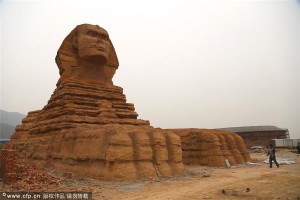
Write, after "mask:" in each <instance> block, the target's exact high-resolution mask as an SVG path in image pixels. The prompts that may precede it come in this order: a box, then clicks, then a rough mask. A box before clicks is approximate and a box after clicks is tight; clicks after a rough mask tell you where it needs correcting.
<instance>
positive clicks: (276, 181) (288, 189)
mask: <svg viewBox="0 0 300 200" xmlns="http://www.w3.org/2000/svg"><path fill="white" fill-rule="evenodd" d="M251 158H252V161H251V162H252V163H253V164H245V165H239V166H233V167H231V168H211V167H203V166H186V174H185V175H183V176H177V177H172V178H162V179H158V180H139V181H131V182H107V181H99V180H95V179H90V178H83V177H72V178H70V179H66V178H65V177H63V175H62V174H61V173H59V172H56V171H54V170H51V169H48V172H49V173H50V174H51V175H52V176H54V177H55V178H56V179H57V182H58V186H56V187H54V188H52V189H50V191H57V190H61V191H62V190H63V191H83V192H88V191H92V192H93V199H95V200H96V199H104V200H109V199H183V200H184V199H212V200H215V199H217V200H218V199H261V200H265V199H286V200H288V199H289V200H300V156H299V155H297V154H295V153H292V152H290V151H288V150H285V149H284V150H277V160H280V159H288V160H293V161H295V162H296V164H290V165H285V164H282V165H280V167H279V168H277V167H276V165H275V164H274V165H273V168H269V166H268V164H265V163H264V162H263V161H264V160H266V159H267V156H266V154H265V153H252V154H251ZM5 190H10V188H9V187H7V186H5V187H4V185H3V184H0V191H5ZM48 190H49V189H48ZM27 191H28V190H27ZM39 191H44V189H43V188H42V189H40V190H39Z"/></svg>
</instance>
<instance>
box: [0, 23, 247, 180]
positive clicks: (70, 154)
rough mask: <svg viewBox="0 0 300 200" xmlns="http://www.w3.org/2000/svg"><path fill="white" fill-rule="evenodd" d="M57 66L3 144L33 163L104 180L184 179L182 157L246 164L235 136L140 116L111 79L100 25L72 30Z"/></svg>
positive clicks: (112, 55) (110, 56)
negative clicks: (42, 100) (46, 88)
mask: <svg viewBox="0 0 300 200" xmlns="http://www.w3.org/2000/svg"><path fill="white" fill-rule="evenodd" d="M56 63H57V66H58V68H59V73H60V79H59V80H58V82H57V88H56V89H55V91H54V92H53V94H52V96H51V98H50V100H49V101H48V103H47V105H45V106H44V108H43V109H42V110H37V111H32V112H29V113H28V115H27V117H26V118H24V119H23V120H22V124H21V125H19V126H17V127H16V132H15V133H14V134H13V136H12V137H11V141H10V142H8V143H6V145H5V147H4V148H7V149H16V150H18V151H19V152H21V153H22V154H23V155H24V156H25V158H27V159H28V160H29V161H31V162H33V163H35V164H38V165H43V166H46V167H54V168H56V169H59V170H61V171H67V172H73V173H75V174H79V175H84V176H91V177H94V178H98V179H103V180H135V179H142V178H156V177H162V176H172V175H177V174H183V173H184V172H185V170H184V166H183V162H182V161H183V159H184V161H185V163H186V164H190V163H192V164H201V165H209V166H224V158H228V159H229V160H230V161H231V164H237V163H242V162H245V161H247V160H248V159H249V154H247V152H246V151H245V148H244V146H245V145H244V143H243V142H242V141H240V139H241V138H240V137H239V136H237V135H236V134H234V133H229V135H228V134H227V135H224V134H218V133H216V132H213V131H209V132H205V131H204V132H205V133H203V131H202V132H201V131H200V132H199V131H198V132H195V131H193V132H186V131H183V132H182V131H181V130H180V131H177V130H163V129H159V128H153V127H152V126H150V122H149V121H147V120H142V119H138V118H137V117H138V114H137V113H136V112H135V108H134V105H133V104H132V103H127V100H126V96H125V95H124V94H123V89H122V88H121V87H118V86H115V85H114V84H113V82H112V78H113V76H114V74H115V72H116V70H117V69H118V66H119V62H118V58H117V55H116V52H115V49H114V46H113V44H112V42H111V40H110V38H109V35H108V33H107V31H106V30H104V29H103V28H101V27H99V26H98V25H90V24H83V25H79V26H77V27H76V28H74V29H73V30H72V31H71V32H70V34H69V35H68V36H67V37H66V38H65V39H64V41H63V43H62V45H61V46H60V48H59V50H58V52H57V56H56ZM174 132H175V133H176V134H175V133H174ZM199 141H200V143H199ZM201 141H202V142H201ZM210 141H213V142H212V143H211V144H213V145H210V147H211V148H208V147H207V144H210V143H209V142H210ZM228 144H230V146H231V148H229V147H228ZM195 145H196V146H195ZM199 145H200V146H199ZM243 145H244V146H243ZM194 147H195V148H194ZM182 148H183V150H184V154H183V153H182ZM228 149H230V151H228ZM204 150H205V152H204ZM182 156H183V157H182ZM190 157H191V159H190Z"/></svg>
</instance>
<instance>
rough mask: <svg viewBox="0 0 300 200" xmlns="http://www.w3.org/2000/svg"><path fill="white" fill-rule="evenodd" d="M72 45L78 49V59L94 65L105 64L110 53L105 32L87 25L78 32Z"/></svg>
mask: <svg viewBox="0 0 300 200" xmlns="http://www.w3.org/2000/svg"><path fill="white" fill-rule="evenodd" d="M74 40H75V41H73V45H74V46H75V47H76V48H77V49H78V57H79V58H80V59H82V60H85V61H89V62H93V63H95V64H101V65H103V64H105V63H106V61H107V59H108V56H109V53H110V46H111V45H110V41H109V36H108V33H107V31H106V30H104V29H102V28H100V27H99V26H94V25H88V26H85V27H84V28H81V29H79V30H78V36H77V37H76V38H74Z"/></svg>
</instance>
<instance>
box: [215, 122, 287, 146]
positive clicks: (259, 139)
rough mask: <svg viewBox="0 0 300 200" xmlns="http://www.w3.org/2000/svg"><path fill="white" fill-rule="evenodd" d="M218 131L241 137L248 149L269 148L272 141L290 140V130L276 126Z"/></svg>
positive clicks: (229, 128)
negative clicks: (232, 133) (229, 132)
mask: <svg viewBox="0 0 300 200" xmlns="http://www.w3.org/2000/svg"><path fill="white" fill-rule="evenodd" d="M218 129H220V130H227V131H231V132H234V133H236V134H238V135H240V136H241V137H242V138H243V139H244V142H245V144H246V146H247V148H250V147H251V146H264V147H268V146H269V145H270V144H271V140H272V139H289V138H290V136H289V130H288V129H285V128H278V127H276V126H242V127H228V128H218Z"/></svg>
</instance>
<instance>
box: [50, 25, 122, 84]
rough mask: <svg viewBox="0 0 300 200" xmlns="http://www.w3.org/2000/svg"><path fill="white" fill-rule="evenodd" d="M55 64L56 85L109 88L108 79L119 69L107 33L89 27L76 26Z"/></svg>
mask: <svg viewBox="0 0 300 200" xmlns="http://www.w3.org/2000/svg"><path fill="white" fill-rule="evenodd" d="M55 60H56V63H57V66H58V68H59V73H60V75H61V78H60V81H59V82H61V81H64V80H68V79H75V80H76V79H84V80H89V81H94V82H102V83H106V84H112V77H113V75H114V74H115V71H116V69H117V68H118V66H119V62H118V58H117V55H116V52H115V49H114V47H113V44H112V42H111V40H110V38H109V35H108V33H107V31H106V30H105V29H103V28H101V27H99V26H98V25H90V24H82V25H78V26H76V27H75V28H74V29H73V30H72V31H71V33H70V34H69V35H68V36H67V37H66V38H65V39H64V41H63V43H62V44H61V46H60V48H59V50H58V52H57V56H56V59H55ZM58 84H59V83H58Z"/></svg>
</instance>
